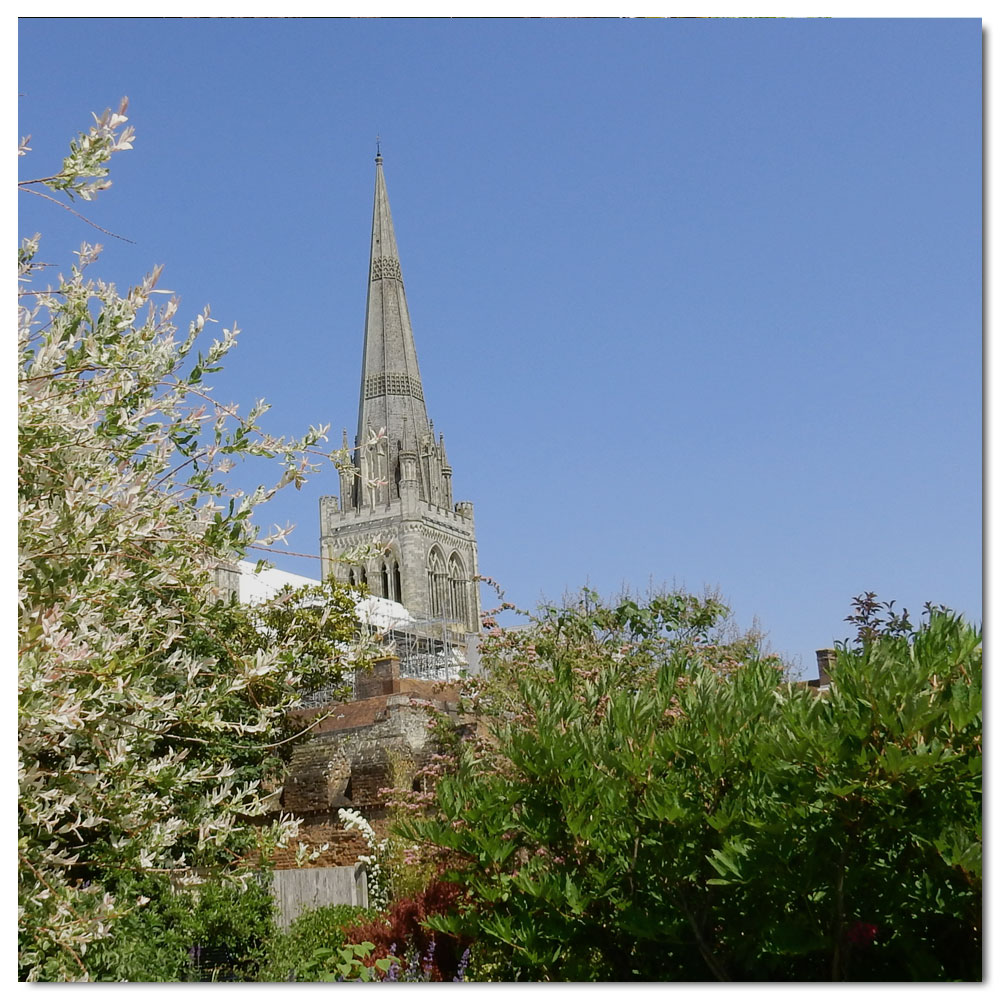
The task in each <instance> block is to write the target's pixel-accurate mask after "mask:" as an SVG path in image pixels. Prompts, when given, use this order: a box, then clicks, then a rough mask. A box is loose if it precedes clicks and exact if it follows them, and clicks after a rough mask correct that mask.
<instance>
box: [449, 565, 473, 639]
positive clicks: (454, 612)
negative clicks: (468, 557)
mask: <svg viewBox="0 0 1000 1000" xmlns="http://www.w3.org/2000/svg"><path fill="white" fill-rule="evenodd" d="M468 587H469V585H468V581H467V580H466V576H465V564H464V563H463V562H462V557H461V556H460V555H459V554H458V553H457V552H453V553H452V556H451V558H450V559H449V560H448V590H449V597H450V599H451V617H452V618H454V619H456V620H457V621H460V622H462V624H468V621H469V594H468Z"/></svg>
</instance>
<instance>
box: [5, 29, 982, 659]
mask: <svg viewBox="0 0 1000 1000" xmlns="http://www.w3.org/2000/svg"><path fill="white" fill-rule="evenodd" d="M981 48H982V35H981V25H980V22H979V21H976V20H897V21H880V20H718V21H715V20H654V21H650V20H634V21H619V20H586V21H539V20H531V21H524V20H503V21H487V20H477V21H450V20H437V21H397V20H353V21H346V20H316V21H301V20H299V21H237V20H223V21H177V20H158V19H148V20H117V21H103V20H85V21H83V20H77V21H74V20H58V21H53V20H22V21H21V22H20V29H19V62H20V80H19V91H20V93H21V94H22V95H23V96H22V97H21V98H20V105H19V106H20V123H19V127H20V131H21V133H22V134H25V133H31V135H32V137H33V138H32V147H33V150H34V152H33V153H31V154H30V155H29V156H28V157H26V158H25V160H24V161H22V176H27V175H28V174H31V175H32V176H37V175H38V174H39V173H41V172H44V171H47V170H49V169H50V168H52V167H53V166H54V165H55V164H56V163H58V161H59V159H60V158H61V156H62V155H63V151H64V149H65V148H66V143H67V141H68V139H69V137H70V136H71V135H73V134H75V132H76V131H77V130H79V129H81V128H84V127H85V126H86V122H87V121H88V119H89V113H90V111H92V110H93V111H100V110H101V109H103V108H104V107H106V106H108V105H113V104H115V103H116V102H117V100H118V99H119V98H120V97H121V96H122V95H125V94H127V95H128V96H129V98H130V99H131V105H130V117H131V121H132V124H134V125H135V127H136V130H137V140H136V143H135V149H134V151H132V152H128V153H124V154H122V155H120V156H118V157H117V158H116V160H115V162H114V173H113V177H114V187H113V188H112V189H111V191H109V192H107V193H106V194H105V195H104V196H103V197H102V198H101V199H100V200H99V201H97V202H96V203H95V204H94V205H92V206H90V208H89V212H90V215H91V217H92V218H94V220H95V221H97V222H98V223H100V224H101V225H102V226H104V227H106V228H108V229H110V230H112V231H114V232H118V233H122V234H123V235H126V236H128V237H129V238H130V239H133V240H134V241H135V244H134V245H131V244H126V243H120V242H117V241H115V240H112V239H106V238H103V237H102V238H101V242H103V243H104V245H105V247H106V252H105V254H104V257H103V261H102V262H101V263H100V264H98V265H96V266H95V271H94V273H95V274H99V275H101V276H104V277H107V278H110V279H112V280H115V281H118V282H119V283H120V284H123V285H127V284H129V283H130V282H133V281H135V280H137V279H138V278H139V277H140V276H141V275H142V274H143V273H144V272H145V271H146V270H148V269H149V268H150V267H151V266H153V265H155V264H163V265H165V270H164V278H163V282H162V285H163V287H166V288H171V289H175V290H176V291H178V292H179V293H180V294H181V296H182V308H181V315H182V316H183V317H184V318H185V321H186V319H188V318H190V317H192V316H194V315H195V313H196V312H197V311H198V310H199V309H200V308H201V307H202V306H203V305H204V304H205V303H211V305H212V310H213V315H214V316H215V317H216V318H217V319H218V320H219V321H220V322H221V323H223V324H224V325H230V324H231V323H233V322H236V323H238V325H239V326H240V328H241V329H242V330H243V331H244V333H243V336H242V339H241V343H240V346H239V347H238V349H237V351H236V352H235V354H234V355H232V356H231V358H230V363H229V365H228V367H227V370H226V372H225V373H224V375H222V376H219V377H217V378H216V381H215V388H216V390H217V395H219V396H221V397H224V398H225V399H227V400H229V399H232V400H235V401H238V402H240V403H241V404H242V406H243V407H244V408H246V407H249V405H250V404H251V402H252V401H253V400H254V399H255V398H258V397H264V398H266V399H267V400H269V401H270V402H271V403H272V404H273V410H272V411H271V414H269V418H268V420H269V426H270V427H271V429H273V430H275V431H278V432H282V433H284V432H289V433H290V432H295V431H297V430H299V429H301V428H304V427H305V426H307V425H309V424H310V423H330V424H332V428H333V434H334V439H335V441H339V434H340V428H341V427H344V426H346V427H348V428H352V429H353V426H354V424H355V420H356V407H357V395H358V378H359V367H360V360H361V347H362V335H363V322H364V307H365V300H364V296H365V282H366V276H367V266H368V241H369V227H370V218H371V199H372V188H373V181H374V166H373V163H372V160H373V155H374V151H375V149H374V146H375V142H374V140H375V135H376V133H381V136H382V152H383V155H384V158H385V173H386V180H387V183H388V188H389V195H390V198H391V201H392V208H393V216H394V221H395V225H396V235H397V238H398V242H399V246H400V256H401V261H402V267H403V272H404V275H405V278H406V289H407V296H408V301H409V306H410V312H411V317H412V320H413V326H414V332H415V336H416V340H417V349H418V352H419V356H420V364H421V371H422V375H423V381H424V387H425V392H426V397H427V402H428V409H429V412H430V414H431V416H432V417H433V419H434V421H435V425H436V427H437V429H438V430H440V431H443V432H444V434H445V437H446V440H447V444H448V454H449V458H450V459H451V462H452V465H453V466H454V469H455V475H454V485H455V495H456V498H459V499H470V500H472V501H474V502H475V504H476V518H477V530H478V536H479V551H480V568H481V570H482V572H483V573H485V574H488V575H490V576H493V577H495V578H496V579H498V580H499V581H500V582H501V583H502V584H503V585H504V586H505V587H506V588H507V591H508V595H509V596H510V597H511V598H512V599H513V600H515V601H516V602H517V603H519V604H521V605H529V606H530V605H534V604H535V603H536V602H537V601H538V600H539V599H540V598H542V597H546V598H550V599H558V598H559V597H560V596H561V595H562V594H563V593H564V591H566V590H575V589H577V588H578V587H580V586H581V585H583V584H589V585H591V586H592V587H595V588H596V589H598V590H600V591H602V592H614V591H616V590H617V589H619V588H620V587H621V586H622V585H628V586H630V587H632V588H633V589H635V590H640V591H641V590H644V589H645V588H646V587H647V586H648V585H649V584H650V582H651V581H652V582H653V583H654V584H659V583H666V584H668V585H669V584H673V583H676V584H681V585H685V586H687V587H688V588H689V589H693V590H701V588H702V587H703V586H704V585H706V584H707V585H710V586H717V587H719V588H720V589H721V591H722V593H723V594H724V595H725V596H726V598H727V599H728V600H729V602H730V603H731V605H732V607H733V609H734V612H735V615H736V618H737V620H738V621H739V622H740V623H742V624H749V623H750V621H751V620H752V619H753V618H754V616H757V617H758V618H759V620H760V623H761V625H762V626H763V628H764V629H765V630H767V631H768V633H769V635H770V639H771V642H772V643H773V645H774V647H775V648H776V649H777V650H778V651H781V652H784V653H785V654H787V655H788V656H790V657H791V658H792V659H793V660H797V661H798V662H799V664H800V665H801V667H802V669H803V672H804V673H805V674H806V675H809V676H812V675H813V674H814V672H815V668H814V661H813V655H812V651H813V650H814V649H816V648H817V647H820V646H825V645H829V644H830V643H831V642H832V641H833V640H834V639H838V638H843V637H845V636H846V635H847V634H848V632H849V630H848V628H847V626H846V625H845V623H844V622H843V621H842V619H843V617H844V615H845V614H847V613H848V611H849V603H850V599H851V597H852V596H854V595H855V594H857V593H859V592H861V591H863V590H874V591H877V592H878V593H879V594H880V595H881V596H883V597H885V598H895V599H896V600H897V601H898V602H899V603H900V604H905V605H906V606H908V607H909V608H910V609H911V611H915V610H918V609H919V608H920V606H921V605H922V604H923V603H924V602H925V601H927V600H931V601H935V602H941V603H945V604H949V605H951V606H953V607H955V608H957V609H959V610H961V611H963V612H965V613H967V614H968V615H970V616H971V617H973V618H976V619H978V618H979V617H980V616H981V589H982V588H981V564H982V558H981V542H982V537H981V466H982V463H981V444H982V435H981V412H982V392H981V297H982V283H981V259H982V258H981V230H982V226H981V209H982V204H981V181H982V176H981V110H982V108H981V81H982V76H981V70H982V67H981ZM20 209H21V219H20V225H19V229H20V232H21V233H31V232H34V231H36V230H40V231H41V232H42V233H43V236H44V242H43V254H42V256H43V258H44V259H46V260H52V261H55V262H58V263H60V264H65V263H66V262H68V261H69V260H70V253H71V251H72V250H73V249H74V248H76V247H77V246H78V245H79V243H80V242H81V241H82V240H90V241H92V240H93V239H94V238H95V236H96V235H97V234H96V233H94V231H93V230H90V229H88V228H87V227H86V226H85V225H84V224H83V223H81V222H79V221H77V220H74V219H73V218H72V217H71V216H69V215H68V213H64V212H60V211H59V210H58V209H56V208H55V207H54V206H50V205H46V204H44V203H43V202H42V201H41V200H40V199H32V198H28V197H26V196H22V199H21V204H20ZM336 491H337V477H336V474H335V473H334V471H333V470H332V468H331V469H329V470H328V471H326V472H324V473H323V474H322V475H320V476H318V477H316V478H315V479H314V480H313V481H311V482H310V484H309V485H308V486H307V487H306V488H304V489H303V490H302V491H301V492H300V493H294V492H293V493H285V494H283V495H282V496H281V497H280V498H279V499H277V500H275V501H274V502H273V503H272V504H271V505H269V509H268V510H267V511H266V514H267V521H268V522H278V523H284V522H285V521H292V522H295V523H296V524H297V525H298V528H297V530H296V532H295V533H294V535H293V536H292V539H291V540H290V546H289V547H290V548H291V549H292V550H293V551H296V552H305V553H313V554H315V553H316V552H317V551H318V539H317V534H318V501H319V497H320V496H321V495H322V494H324V493H335V492H336ZM276 561H277V563H278V565H279V566H281V567H282V568H284V569H289V570H292V571H295V572H301V573H306V574H313V575H314V574H316V573H317V572H318V562H317V561H315V560H311V559H301V558H295V557H285V558H279V559H277V560H276Z"/></svg>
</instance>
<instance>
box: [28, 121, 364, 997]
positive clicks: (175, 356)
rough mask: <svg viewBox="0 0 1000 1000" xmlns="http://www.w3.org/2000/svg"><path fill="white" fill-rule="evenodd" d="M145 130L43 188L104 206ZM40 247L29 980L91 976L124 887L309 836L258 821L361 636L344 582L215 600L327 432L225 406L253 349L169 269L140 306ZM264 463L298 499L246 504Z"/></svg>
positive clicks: (76, 150)
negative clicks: (299, 711)
mask: <svg viewBox="0 0 1000 1000" xmlns="http://www.w3.org/2000/svg"><path fill="white" fill-rule="evenodd" d="M125 111H126V103H125V102H123V103H122V105H121V107H120V108H119V109H118V111H116V112H112V111H110V110H109V111H105V113H104V114H103V115H101V116H100V117H98V116H96V115H95V123H94V124H93V125H92V126H91V127H90V129H89V130H88V131H87V132H85V133H81V134H80V135H79V136H78V137H77V138H76V140H74V141H73V142H72V144H71V148H70V153H69V155H68V156H67V157H66V158H65V160H64V161H63V164H62V166H61V168H60V169H59V170H58V171H56V172H55V173H53V174H51V175H48V176H43V177H37V178H32V179H29V180H25V181H22V182H21V183H20V187H21V190H23V191H29V192H34V193H37V194H41V195H42V196H43V197H46V198H49V199H50V200H56V201H59V202H60V203H61V204H62V205H63V207H68V205H67V204H66V199H69V200H70V201H73V200H75V199H82V200H83V201H88V202H89V201H90V200H92V199H93V198H94V197H95V196H96V195H97V193H98V192H99V191H100V190H102V189H103V188H105V187H107V186H108V184H109V183H110V182H109V181H108V180H107V174H108V161H109V159H110V158H111V157H112V155H113V154H115V153H116V152H119V151H121V150H126V149H130V148H131V143H132V139H133V132H132V127H131V126H129V125H127V124H126V123H127V118H126V115H125ZM28 151H29V147H28V145H27V141H26V140H24V141H22V143H21V148H20V150H19V152H20V153H21V154H22V155H23V154H24V153H26V152H28ZM39 246H40V239H39V237H38V236H37V235H36V236H33V237H31V238H29V239H25V240H24V241H23V242H22V243H21V246H20V247H19V252H18V273H19V282H20V284H19V302H18V306H19V308H18V334H19V339H18V343H19V367H18V378H19V450H20V463H19V479H18V486H19V516H20V535H19V583H20V588H19V624H20V631H19V657H20V670H19V682H20V683H19V765H20V802H19V838H18V858H19V889H20V900H19V903H20V906H19V931H20V975H21V978H25V979H29V980H60V979H88V978H93V975H94V974H93V970H92V968H91V965H90V961H91V956H92V955H93V954H94V953H95V951H99V950H100V949H99V948H97V947H96V945H95V942H99V941H102V940H106V939H107V938H108V937H109V936H110V935H113V934H114V929H115V924H116V919H117V918H119V917H121V916H122V915H124V914H129V913H134V911H135V910H136V908H137V907H141V906H142V905H143V904H144V902H145V900H144V898H142V897H141V896H140V897H138V898H130V897H129V896H128V895H127V894H125V895H122V894H116V893H115V892H114V891H113V889H114V887H115V885H118V884H121V885H126V884H131V883H129V881H128V878H127V877H123V876H127V875H129V874H131V875H133V876H134V875H135V873H139V874H143V875H148V874H149V873H151V872H157V871H159V872H163V873H171V875H172V877H175V878H176V877H181V878H183V877H184V874H185V872H190V871H192V870H194V869H195V868H197V869H198V870H199V871H202V872H204V871H205V870H209V871H215V872H219V871H229V872H233V873H236V874H239V873H240V872H246V871H247V862H246V858H247V857H248V856H255V855H257V854H258V852H261V851H264V852H266V851H267V849H268V848H269V847H270V846H273V845H275V844H278V843H283V842H285V841H287V839H288V838H289V836H290V835H291V834H292V833H293V832H294V829H295V824H294V823H293V822H292V821H291V820H289V819H288V818H282V820H281V821H279V822H277V823H272V824H267V823H264V822H263V821H262V820H261V821H257V822H253V821H252V820H251V819H250V818H252V817H255V816H259V815H260V814H261V812H262V806H261V793H260V782H259V779H260V778H261V776H262V775H263V773H264V771H265V770H266V768H267V766H268V764H269V763H273V760H274V757H275V756H276V755H277V753H278V752H279V750H280V746H281V744H282V743H283V742H284V741H287V740H288V739H289V738H293V736H294V734H290V733H289V732H287V731H286V730H285V728H284V722H283V719H284V715H285V709H286V707H287V706H288V704H289V702H290V699H291V698H292V697H293V695H294V693H295V691H296V689H297V688H299V687H301V686H309V685H310V684H312V683H316V682H319V681H322V682H324V683H330V682H331V681H336V679H337V677H338V676H339V666H338V664H341V663H342V662H343V655H344V649H345V643H346V642H347V641H348V640H351V639H352V637H353V635H354V632H355V628H356V625H355V617H354V614H353V605H352V603H351V602H350V600H349V598H348V597H347V596H346V595H345V594H344V593H342V592H338V591H337V590H336V589H335V588H332V587H327V588H325V592H324V593H323V594H321V595H320V596H322V597H323V608H322V611H321V612H317V602H316V600H315V598H316V596H317V595H315V594H314V595H312V599H311V600H310V599H306V600H303V599H302V598H301V596H298V597H290V596H289V595H285V597H284V598H283V599H282V601H281V602H279V606H277V607H275V606H272V607H270V608H266V607H265V608H259V609H256V610H253V611H250V610H247V609H244V608H242V607H241V606H240V605H238V604H237V603H236V602H235V601H234V600H232V599H225V598H224V597H222V596H220V592H219V589H218V588H217V587H216V585H215V574H216V570H217V567H218V566H219V564H220V563H224V562H227V561H233V560H235V559H238V558H240V557H242V556H243V555H244V554H245V553H246V551H247V548H248V546H250V545H251V544H253V543H254V542H256V543H257V544H258V545H259V544H262V543H267V542H268V541H270V540H273V539H258V538H256V534H255V529H254V527H253V526H252V524H251V515H252V513H253V511H254V510H255V508H257V507H258V505H260V504H262V503H264V502H265V501H267V500H268V499H269V498H270V497H271V496H272V495H273V493H274V492H275V490H277V489H278V488H280V487H283V486H286V485H289V484H294V485H296V486H299V485H300V484H301V483H302V481H303V479H304V477H305V476H306V475H307V474H308V473H309V472H310V471H311V470H312V469H314V468H315V467H316V463H317V462H318V461H320V460H321V458H322V456H323V453H322V452H321V451H320V450H319V442H320V441H321V440H322V439H323V430H324V429H323V428H319V429H315V428H314V429H311V430H310V431H309V432H308V433H307V434H306V435H304V436H303V437H301V438H299V439H298V440H286V439H280V438H276V437H273V436H271V435H270V434H268V433H266V432H265V431H264V430H263V429H262V428H261V426H260V422H259V421H260V418H261V416H262V414H263V413H264V411H265V409H266V407H265V406H263V405H257V406H256V407H254V408H253V409H252V410H251V411H250V412H249V413H247V414H246V415H243V416H240V415H239V414H238V413H237V412H236V411H235V410H234V408H233V407H231V406H220V405H218V404H217V403H215V402H214V401H213V400H212V398H211V395H210V390H209V389H208V388H207V387H206V386H205V385H204V382H203V380H204V378H205V377H206V376H208V375H209V374H210V373H212V372H214V371H217V370H218V369H219V366H220V364H221V362H222V360H223V358H224V357H225V355H226V354H227V352H228V351H229V350H230V349H231V348H232V347H233V345H234V343H235V341H236V337H237V330H236V329H235V328H234V329H230V330H223V331H222V334H221V336H220V337H218V339H216V340H215V341H214V342H212V343H211V344H209V345H208V346H207V347H199V345H200V344H201V343H202V341H203V339H204V336H203V334H204V330H205V328H206V323H207V322H208V320H209V314H208V310H207V309H205V310H204V311H203V312H202V313H201V314H200V315H198V316H197V318H196V319H194V320H193V322H191V324H190V326H189V328H188V331H187V333H186V334H185V335H183V336H179V335H178V332H177V329H176V327H175V324H174V317H175V315H176V313H177V310H178V302H177V300H176V299H175V298H173V297H171V296H170V295H169V293H164V298H163V299H158V297H157V296H158V294H159V293H158V290H157V279H158V277H159V271H158V270H157V271H154V272H153V273H152V274H150V275H149V276H147V277H146V278H144V279H143V280H142V281H141V282H139V283H138V284H137V285H135V286H134V287H132V288H129V289H128V290H127V291H119V290H118V289H117V288H116V287H115V286H114V285H113V284H109V283H106V282H103V281H100V280H97V279H96V278H92V277H90V270H91V267H92V265H93V263H94V261H95V260H96V259H97V257H98V254H99V252H100V247H99V246H96V245H89V244H84V245H83V246H82V247H81V248H80V250H79V251H78V253H77V258H76V261H75V263H73V265H72V267H70V268H68V269H67V273H65V274H59V275H58V276H55V275H52V273H51V271H50V270H47V269H46V265H44V264H42V263H40V260H41V258H40V257H39ZM50 254H51V252H47V253H46V257H47V258H49V259H51V255H50ZM250 456H263V457H267V458H270V459H273V460H274V462H275V463H277V466H276V469H275V474H274V480H275V481H274V483H273V485H271V486H262V487H260V488H259V489H257V490H256V491H255V492H252V493H249V494H243V493H241V492H239V491H237V490H235V489H234V488H233V487H232V486H231V485H227V479H226V475H225V474H226V472H227V471H229V469H230V468H231V466H232V464H233V462H234V461H238V460H240V459H243V458H247V457H250ZM326 457H327V458H330V457H332V458H333V459H334V460H337V458H338V455H336V454H332V455H328V456H326ZM299 612H301V613H299Z"/></svg>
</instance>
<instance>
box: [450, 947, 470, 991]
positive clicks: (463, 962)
mask: <svg viewBox="0 0 1000 1000" xmlns="http://www.w3.org/2000/svg"><path fill="white" fill-rule="evenodd" d="M468 967H469V949H468V948H466V949H465V951H463V952H462V957H461V958H460V959H459V960H458V968H457V969H456V970H455V978H454V979H453V980H452V982H453V983H464V982H465V970H466V969H468Z"/></svg>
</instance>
